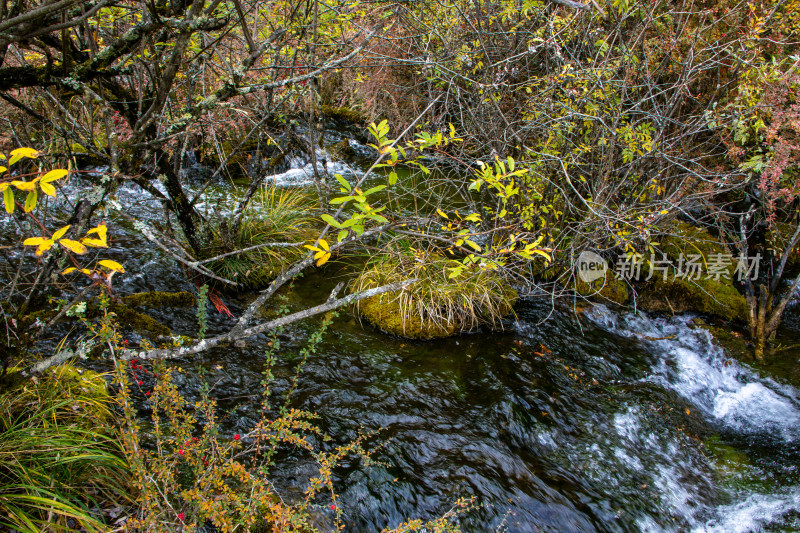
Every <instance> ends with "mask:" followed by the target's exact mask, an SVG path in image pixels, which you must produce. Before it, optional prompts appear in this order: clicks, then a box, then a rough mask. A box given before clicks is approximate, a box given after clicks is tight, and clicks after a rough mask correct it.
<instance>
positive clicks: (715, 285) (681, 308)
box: [637, 275, 747, 320]
mask: <svg viewBox="0 0 800 533" xmlns="http://www.w3.org/2000/svg"><path fill="white" fill-rule="evenodd" d="M725 281H726V280H720V281H715V280H713V279H708V278H699V279H695V280H689V279H686V278H672V277H670V278H669V279H667V278H665V277H664V276H661V275H656V276H653V279H652V280H651V281H650V282H648V283H647V284H646V285H645V286H644V288H643V290H642V291H641V293H640V295H639V299H638V301H637V303H638V305H639V307H641V308H642V309H645V310H646V311H661V312H670V313H684V312H687V311H697V312H700V313H707V314H709V315H716V316H720V317H722V318H725V319H728V320H734V319H738V320H746V319H747V301H746V300H745V298H744V296H742V295H741V294H740V293H739V291H738V290H737V289H736V287H734V286H733V283H731V282H730V281H729V280H728V281H727V282H725Z"/></svg>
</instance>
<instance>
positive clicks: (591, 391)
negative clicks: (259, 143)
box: [106, 162, 800, 533]
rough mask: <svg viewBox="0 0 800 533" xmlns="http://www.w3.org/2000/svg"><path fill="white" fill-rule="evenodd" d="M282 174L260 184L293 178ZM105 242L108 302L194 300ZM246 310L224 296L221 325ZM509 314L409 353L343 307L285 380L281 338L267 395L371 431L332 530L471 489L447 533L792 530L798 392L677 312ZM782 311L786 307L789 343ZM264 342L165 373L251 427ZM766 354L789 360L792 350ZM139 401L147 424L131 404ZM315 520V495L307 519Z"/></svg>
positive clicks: (299, 340) (149, 265) (799, 510)
mask: <svg viewBox="0 0 800 533" xmlns="http://www.w3.org/2000/svg"><path fill="white" fill-rule="evenodd" d="M295 166H298V167H300V166H306V167H307V164H305V163H304V162H296V163H295ZM295 170H297V169H295ZM304 174H308V169H306V171H305V172H304ZM296 175H299V174H298V173H295V174H292V175H291V176H289V175H287V174H286V173H284V175H282V176H279V177H277V178H276V180H278V181H280V180H281V179H285V180H286V181H287V182H291V183H296V181H297V180H296V179H294V177H295V176H296ZM137 194H138V193H136V192H135V191H134V190H133V189H123V190H122V191H121V192H120V194H119V197H120V199H121V201H124V202H126V203H127V205H129V207H130V210H131V212H133V213H134V214H136V215H137V216H140V217H148V216H152V217H157V216H158V214H157V213H159V211H158V210H157V209H155V208H156V206H155V205H153V204H152V203H148V202H140V201H139V198H140V197H139V196H137ZM221 196H222V195H221ZM221 205H222V204H221V203H219V202H217V203H216V204H215V209H219V208H220V206H221ZM111 233H112V234H113V235H114V239H115V246H116V247H115V248H113V249H111V250H109V251H108V253H107V254H106V256H107V257H109V258H112V259H117V260H124V261H125V262H126V267H127V269H128V272H129V274H128V275H126V277H125V278H124V279H121V280H120V281H119V282H118V283H119V291H120V292H121V293H128V292H133V291H143V290H192V287H191V286H190V285H189V284H188V282H187V281H186V279H185V276H184V275H183V273H182V272H181V271H180V270H179V269H178V268H177V267H176V266H175V265H174V264H173V263H171V262H170V261H169V260H166V259H163V258H161V257H160V254H158V253H157V252H156V251H155V250H153V249H152V247H151V246H149V245H147V244H145V243H142V242H140V241H138V240H137V238H136V237H134V236H132V235H129V234H127V233H126V230H125V225H124V224H122V223H121V222H120V223H119V225H116V226H115V227H113V228H112V230H111ZM132 251H133V254H131V252H132ZM347 270H348V269H347V266H346V265H343V266H336V265H333V266H331V267H329V268H328V269H327V270H326V271H325V272H324V274H319V273H315V274H311V275H309V276H307V277H306V278H304V279H303V280H301V281H299V282H298V283H297V284H296V285H295V287H293V288H290V289H288V290H286V291H285V294H286V295H287V296H288V298H289V302H290V306H291V307H292V308H293V309H300V308H302V307H303V306H307V305H310V304H316V303H318V302H319V301H320V300H324V299H325V298H326V297H327V294H328V293H329V291H330V290H331V288H332V287H333V285H335V283H336V282H337V281H338V280H339V277H340V276H343V275H345V274H346V272H347ZM248 298H249V297H248V296H247V295H244V296H242V297H241V299H228V300H226V303H228V304H229V306H230V307H231V309H232V310H233V311H234V313H238V312H241V310H242V309H243V307H244V305H246V303H247V301H248ZM151 312H152V314H153V315H154V316H155V317H156V318H157V319H159V320H161V321H163V322H164V323H166V324H168V325H170V326H171V327H172V328H173V331H174V332H175V333H177V334H189V335H193V334H195V333H196V329H197V326H196V323H195V317H194V313H195V311H194V310H192V309H184V310H175V309H161V310H151ZM516 314H517V317H516V320H513V321H509V323H508V327H507V328H506V330H505V331H500V332H490V331H479V332H476V333H471V334H465V335H461V336H458V337H454V338H450V339H444V340H436V341H428V342H417V341H406V340H401V339H398V338H394V337H391V336H388V335H384V334H382V333H380V332H378V331H376V330H375V329H374V328H372V327H370V326H369V325H366V324H361V323H359V321H358V320H357V319H356V318H354V317H353V316H352V314H351V313H350V312H349V311H345V312H343V313H342V314H341V315H340V316H339V317H338V318H337V319H336V320H335V322H334V324H333V326H332V328H331V329H330V331H329V332H328V333H327V334H326V336H325V338H324V340H323V342H322V344H321V345H320V346H319V349H318V350H317V351H316V352H314V353H313V354H311V355H309V357H308V358H307V360H305V362H304V363H303V364H302V368H300V366H301V365H300V363H301V360H300V358H299V357H298V353H299V352H300V350H301V349H302V348H303V347H304V346H305V345H306V342H307V339H308V337H309V335H310V333H311V332H313V331H314V329H315V328H316V327H317V325H318V320H314V319H312V320H308V321H306V322H304V323H299V324H296V325H293V326H292V327H290V328H287V330H286V331H284V332H283V333H281V335H280V340H281V346H282V349H281V352H280V354H279V358H278V361H277V363H276V366H275V368H274V373H275V380H274V384H273V387H272V390H273V401H274V402H276V403H278V402H283V401H287V402H288V404H289V405H290V406H292V407H297V408H301V409H305V410H309V411H314V412H316V413H318V414H319V416H320V418H319V420H318V424H319V426H320V427H321V428H322V429H323V430H325V431H326V432H327V433H329V434H331V435H332V436H333V437H334V440H333V442H330V443H319V445H320V446H321V447H323V448H330V447H331V446H334V445H336V444H342V443H346V442H349V441H350V440H352V439H355V438H357V437H358V436H359V435H364V434H370V435H371V436H370V437H369V438H368V442H369V443H370V446H372V447H373V448H374V449H375V452H374V458H375V459H376V460H377V461H378V464H373V465H370V466H366V465H364V464H363V461H361V460H351V461H348V462H345V463H344V464H343V465H341V466H340V467H339V468H337V469H336V470H335V478H336V491H337V493H338V494H339V504H340V506H341V508H342V509H343V510H344V517H345V523H346V525H347V526H348V529H349V530H352V531H380V530H381V529H382V528H384V527H389V526H396V525H397V524H399V523H400V522H402V521H404V520H406V519H408V518H417V517H419V518H432V517H436V516H439V515H441V514H442V513H445V512H447V511H448V509H450V508H451V506H452V505H453V503H454V502H455V501H456V500H457V499H458V498H460V497H465V496H466V497H470V496H474V497H475V501H476V506H475V508H474V509H472V510H471V511H470V512H468V513H467V514H466V515H464V517H463V519H462V528H463V529H464V530H465V531H496V530H499V531H514V532H538V531H547V532H594V531H599V532H627V531H631V532H634V531H647V532H650V531H652V532H683V531H690V532H696V533H700V532H750V531H770V532H789V531H800V479H799V472H798V466H800V454H798V451H800V424H798V422H799V421H800V400H799V399H798V390H797V389H796V388H794V387H793V386H792V385H790V384H789V383H788V382H784V381H779V380H778V379H777V378H774V379H773V378H769V377H766V374H762V373H759V372H758V371H755V370H752V369H750V368H749V367H748V366H746V365H744V364H742V363H740V362H738V361H736V360H734V359H731V358H730V357H728V356H727V355H726V353H725V352H724V351H723V350H722V349H721V348H719V347H718V346H717V345H716V343H715V341H714V339H713V337H712V336H711V335H710V334H709V332H708V330H707V329H704V328H702V327H699V326H696V325H695V321H694V320H693V318H692V317H689V316H680V317H673V318H664V317H653V316H648V315H645V314H637V313H633V312H631V311H616V310H611V309H608V308H606V307H604V306H601V305H598V306H594V307H590V308H587V309H586V310H585V311H582V312H575V311H573V310H572V309H566V308H561V307H559V306H552V305H551V303H550V302H549V301H547V300H537V299H532V300H527V301H521V302H520V303H519V304H518V305H517V308H516ZM797 317H798V314H797V310H796V309H793V310H790V315H789V317H787V320H786V322H787V327H786V328H785V329H786V330H787V331H788V332H789V333H788V335H789V336H790V337H791V335H792V334H793V333H792V331H793V328H795V327H796V323H797ZM210 321H211V323H210V333H214V332H216V331H223V330H225V329H226V328H227V327H229V326H230V325H231V322H230V321H228V320H227V319H225V318H224V317H222V316H221V315H217V314H216V313H212V314H211V315H210ZM131 340H134V341H135V340H136V338H135V336H133V337H132V339H131ZM266 342H267V339H266V337H263V336H262V337H256V338H253V339H250V340H248V342H247V346H246V347H244V348H232V347H227V348H220V349H217V350H214V351H211V352H209V353H205V354H202V355H201V356H198V357H194V358H191V359H186V360H182V361H177V362H175V363H174V364H175V365H176V366H180V367H182V368H183V370H184V372H183V373H180V374H178V379H179V380H180V384H181V387H182V388H183V391H184V393H185V394H186V395H187V396H188V397H190V398H191V397H192V396H193V395H196V394H197V390H198V388H199V379H198V378H197V377H196V376H197V374H198V373H197V372H196V370H197V369H198V367H203V368H204V369H205V371H206V378H205V379H206V380H207V381H208V382H210V383H211V384H212V386H213V389H212V391H213V394H214V395H215V396H216V397H217V398H219V401H220V407H221V408H222V409H223V410H224V411H226V412H227V415H226V416H225V417H224V418H223V424H224V427H225V429H226V430H227V431H229V432H230V433H231V434H233V433H236V432H240V433H246V432H247V431H248V430H249V429H250V428H251V427H252V425H253V423H254V422H255V421H256V420H257V417H258V413H259V406H260V393H261V385H260V381H261V379H262V372H263V353H264V349H265V344H266ZM784 357H785V359H784V360H790V363H789V365H790V366H791V367H793V368H795V367H796V366H797V362H796V360H797V357H798V352H797V351H796V350H795V351H793V352H792V351H787V352H785V354H784ZM297 372H299V374H298V376H299V377H298V381H297V387H296V389H295V390H294V392H293V394H292V395H291V396H290V397H289V398H288V399H285V396H286V394H287V391H288V390H289V389H290V385H291V382H292V379H293V377H294V376H295V374H296V373H297ZM142 400H144V399H143V398H142ZM141 407H142V409H143V412H144V413H146V410H147V407H148V406H147V402H146V401H143V403H142V404H141ZM315 471H316V466H315V464H314V462H313V461H312V460H311V458H309V457H308V456H305V455H302V454H287V455H286V456H282V457H281V458H280V461H279V463H278V466H277V468H276V470H275V476H276V485H277V486H278V487H280V488H281V489H282V490H283V491H284V492H285V493H286V495H287V497H289V498H291V497H293V496H296V495H297V494H298V491H301V490H302V489H303V487H304V486H305V485H304V483H305V481H306V480H307V479H308V477H309V476H310V475H312V474H314V472H315ZM329 508H330V501H328V500H325V497H323V499H321V500H320V502H319V508H318V510H317V512H318V513H319V519H320V523H321V524H325V517H326V514H327V513H331V512H332V511H329Z"/></svg>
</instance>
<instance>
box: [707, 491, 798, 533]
mask: <svg viewBox="0 0 800 533" xmlns="http://www.w3.org/2000/svg"><path fill="white" fill-rule="evenodd" d="M793 511H800V490H797V489H795V490H793V491H791V492H789V493H787V494H782V495H781V494H777V495H775V494H751V495H750V496H749V497H747V498H746V499H745V500H743V501H740V502H737V503H734V504H731V505H724V506H721V507H719V508H718V509H717V516H716V517H715V518H714V519H712V520H709V521H707V522H706V523H704V524H702V525H698V526H696V527H695V528H693V529H692V533H751V532H755V531H760V530H761V528H762V527H763V526H765V525H767V524H774V523H776V522H779V521H780V520H781V519H782V518H783V517H785V516H786V515H787V514H789V513H791V512H793ZM795 525H797V524H795Z"/></svg>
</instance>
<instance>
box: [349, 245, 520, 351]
mask: <svg viewBox="0 0 800 533" xmlns="http://www.w3.org/2000/svg"><path fill="white" fill-rule="evenodd" d="M457 265H460V263H459V262H458V261H455V260H453V259H448V258H446V257H444V256H443V255H442V254H441V253H439V252H437V251H428V252H421V251H414V250H413V249H412V250H411V251H410V252H409V251H402V250H392V251H389V252H387V253H382V254H381V255H379V256H377V257H375V258H373V260H372V261H371V262H370V263H369V264H368V266H367V268H366V270H364V271H363V272H362V273H361V274H360V275H359V276H358V278H357V279H356V280H355V281H354V282H353V284H352V291H353V292H357V291H362V290H366V289H372V288H375V287H380V286H382V285H386V284H389V283H396V282H399V281H403V280H407V279H416V280H417V282H416V283H414V284H413V285H411V286H410V287H408V288H407V289H405V290H402V291H395V292H389V293H385V294H382V295H379V296H374V297H372V298H366V299H364V300H361V301H359V302H358V304H357V310H358V313H359V314H360V315H361V316H362V317H364V318H366V319H367V320H368V321H370V322H371V323H373V324H374V325H376V326H377V327H378V328H380V329H381V330H383V331H385V332H387V333H391V334H394V335H399V336H401V337H408V338H412V339H433V338H439V337H447V336H450V335H454V334H456V333H459V332H462V331H469V330H471V329H475V328H476V327H478V326H480V325H482V324H490V325H492V326H502V318H503V317H504V316H506V315H508V314H509V313H511V312H512V307H513V305H514V301H515V300H516V297H517V293H516V291H515V290H514V289H512V288H511V287H509V285H508V283H507V282H506V281H505V280H504V279H503V277H502V276H501V275H500V274H499V273H497V272H496V271H492V270H483V269H480V268H477V267H476V268H474V269H472V270H469V269H467V270H464V271H463V272H462V273H461V274H460V275H459V276H457V277H456V278H453V279H451V278H450V277H449V275H450V273H451V272H452V270H451V269H452V268H453V267H455V266H457Z"/></svg>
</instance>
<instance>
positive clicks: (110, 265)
mask: <svg viewBox="0 0 800 533" xmlns="http://www.w3.org/2000/svg"><path fill="white" fill-rule="evenodd" d="M97 264H98V265H100V266H104V267H106V268H107V269H109V270H111V271H112V272H125V268H124V267H123V266H122V265H120V264H119V263H117V262H116V261H112V260H111V259H103V260H102V261H98V262H97Z"/></svg>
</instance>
